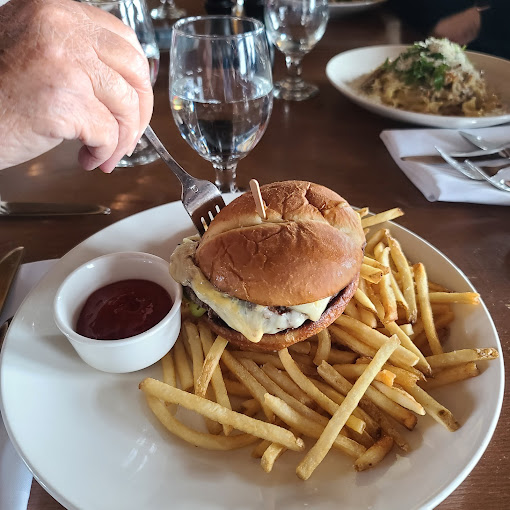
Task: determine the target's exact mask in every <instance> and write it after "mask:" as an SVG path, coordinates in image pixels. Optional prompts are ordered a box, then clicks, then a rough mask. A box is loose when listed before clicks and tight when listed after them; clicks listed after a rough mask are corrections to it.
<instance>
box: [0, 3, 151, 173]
mask: <svg viewBox="0 0 510 510" xmlns="http://www.w3.org/2000/svg"><path fill="white" fill-rule="evenodd" d="M0 48H1V51H0V112H1V122H0V169H1V168H6V167H9V166H14V165H16V164H19V163H22V162H24V161H28V160H29V159H32V158H34V157H36V156H38V155H40V154H43V153H44V152H46V151H48V150H50V149H52V148H53V147H55V146H57V145H58V144H60V143H61V142H62V141H63V140H72V139H79V140H80V141H81V142H82V143H83V147H82V148H81V150H80V152H79V155H78V160H79V162H80V164H81V165H82V166H83V168H85V169H86V170H92V169H93V168H96V167H100V168H101V170H102V171H103V172H106V173H109V172H111V171H112V170H113V169H114V168H115V165H116V164H117V163H118V162H119V160H120V159H121V158H122V157H123V156H124V155H125V154H129V153H131V152H132V151H133V150H134V148H135V145H136V143H137V141H138V140H139V139H140V137H141V135H142V133H143V132H144V130H145V128H146V126H147V124H148V123H149V120H150V117H151V115H152V107H153V100H154V98H153V93H152V87H151V80H150V74H149V66H148V62H147V59H146V58H145V56H144V54H143V50H142V48H141V46H140V44H139V42H138V40H137V38H136V35H135V33H134V32H133V31H132V30H131V28H129V27H127V26H126V25H124V24H123V23H122V21H120V20H119V19H117V18H116V17H114V16H112V15H110V14H108V13H107V12H104V11H102V10H100V9H97V8H95V7H92V6H90V5H85V4H82V3H78V2H74V1H72V0H11V1H10V2H9V3H7V4H6V5H4V6H3V7H1V8H0Z"/></svg>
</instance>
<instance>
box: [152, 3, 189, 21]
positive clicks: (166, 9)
mask: <svg viewBox="0 0 510 510" xmlns="http://www.w3.org/2000/svg"><path fill="white" fill-rule="evenodd" d="M184 16H186V11H185V10H184V9H180V8H179V7H177V6H176V5H175V2H174V0H161V5H160V6H158V7H155V8H154V9H152V11H151V17H152V19H155V20H158V21H159V20H173V19H179V18H183V17H184Z"/></svg>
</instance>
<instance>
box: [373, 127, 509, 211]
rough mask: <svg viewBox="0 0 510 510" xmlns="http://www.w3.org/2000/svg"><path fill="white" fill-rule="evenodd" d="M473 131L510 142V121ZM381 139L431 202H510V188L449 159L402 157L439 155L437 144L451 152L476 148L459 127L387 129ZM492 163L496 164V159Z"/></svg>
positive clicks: (503, 141)
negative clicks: (478, 177)
mask: <svg viewBox="0 0 510 510" xmlns="http://www.w3.org/2000/svg"><path fill="white" fill-rule="evenodd" d="M471 132H472V133H476V134H477V135H480V136H482V137H483V138H486V139H487V140H490V141H491V142H495V143H505V142H510V126H509V125H506V126H498V127H492V128H483V129H476V130H471ZM381 139H382V141H383V142H384V144H385V145H386V148H387V149H388V152H389V153H390V154H391V156H392V157H393V159H394V160H395V162H396V163H397V165H398V166H399V167H400V169H401V170H402V171H403V172H404V173H405V174H406V175H407V177H408V178H409V179H410V180H411V182H412V183H413V184H414V185H415V186H416V187H417V188H418V189H419V190H420V191H421V192H422V193H423V195H424V196H425V198H426V199H427V200H429V201H430V202H436V201H441V202H468V203H473V204H493V205H510V192H505V191H500V190H498V189H497V188H495V187H494V186H492V185H490V184H489V183H488V182H485V181H475V180H472V179H468V178H467V177H464V176H463V175H461V174H460V173H459V172H458V171H457V170H455V169H454V168H452V167H450V166H449V165H448V164H447V163H445V164H437V165H428V164H424V163H417V162H415V161H402V160H401V159H400V158H402V157H404V156H419V155H436V154H437V155H439V154H438V153H437V151H436V150H435V148H434V146H435V145H437V146H438V147H440V148H441V149H444V150H445V151H446V152H447V153H448V152H454V151H455V152H458V151H471V150H476V148H475V147H474V146H473V145H471V144H470V143H469V142H467V141H466V140H464V138H462V136H461V135H460V134H459V133H458V131H457V130H455V129H395V130H387V131H383V132H382V133H381ZM488 164H490V165H496V162H490V163H488ZM509 164H510V161H509ZM502 172H503V173H504V178H505V179H507V180H510V168H509V169H505V170H502Z"/></svg>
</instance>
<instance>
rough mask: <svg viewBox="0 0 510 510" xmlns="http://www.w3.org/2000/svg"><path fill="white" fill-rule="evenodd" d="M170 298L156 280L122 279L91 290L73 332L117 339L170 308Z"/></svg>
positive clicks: (138, 330) (153, 322)
mask: <svg viewBox="0 0 510 510" xmlns="http://www.w3.org/2000/svg"><path fill="white" fill-rule="evenodd" d="M172 304H173V303H172V298H171V297H170V295H169V294H168V292H167V291H166V290H165V289H164V288H163V287H161V285H158V284H157V283H154V282H150V281H148V280H122V281H120V282H114V283H110V284H109V285H106V286H105V287H102V288H100V289H98V290H96V291H95V292H93V293H92V294H91V295H90V296H89V298H88V299H87V301H86V302H85V305H84V307H83V309H82V311H81V312H80V316H79V318H78V323H77V324H76V332H77V333H78V334H80V335H82V336H85V337H87V338H94V339H96V340H120V339H121V338H128V337H131V336H135V335H138V334H140V333H143V332H144V331H147V330H148V329H150V328H152V327H153V326H155V325H156V324H157V323H158V322H160V321H161V319H163V317H165V315H166V314H167V313H168V312H169V311H170V308H172Z"/></svg>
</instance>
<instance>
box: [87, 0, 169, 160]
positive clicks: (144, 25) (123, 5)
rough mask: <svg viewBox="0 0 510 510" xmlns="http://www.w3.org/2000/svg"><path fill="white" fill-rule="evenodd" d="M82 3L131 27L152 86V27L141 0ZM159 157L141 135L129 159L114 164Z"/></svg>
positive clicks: (155, 66)
mask: <svg viewBox="0 0 510 510" xmlns="http://www.w3.org/2000/svg"><path fill="white" fill-rule="evenodd" d="M80 1H81V2H83V3H87V4H89V5H93V6H94V7H99V8H100V9H102V10H103V11H106V12H109V13H110V14H113V15H114V16H115V17H117V18H119V19H120V20H121V21H122V22H123V23H124V24H125V25H128V26H129V27H131V28H132V29H133V30H134V32H135V34H136V36H137V37H138V41H139V42H140V45H141V47H142V49H143V51H144V53H145V56H146V57H147V60H148V62H149V69H150V73H151V82H152V85H153V86H154V83H155V82H156V78H157V76H158V69H159V48H158V45H157V44H156V36H155V34H154V27H153V26H152V21H151V19H150V17H149V12H148V9H147V5H146V3H145V0H80ZM158 158H159V156H158V153H157V152H156V150H155V149H154V147H152V145H151V144H150V143H149V141H148V140H147V138H146V137H145V135H142V138H141V139H140V140H139V141H138V143H137V144H136V147H135V150H134V151H133V154H131V156H124V157H123V158H122V159H121V160H120V161H119V162H118V163H117V168H119V167H132V166H137V165H146V164H148V163H152V162H153V161H156V160H157V159H158Z"/></svg>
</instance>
